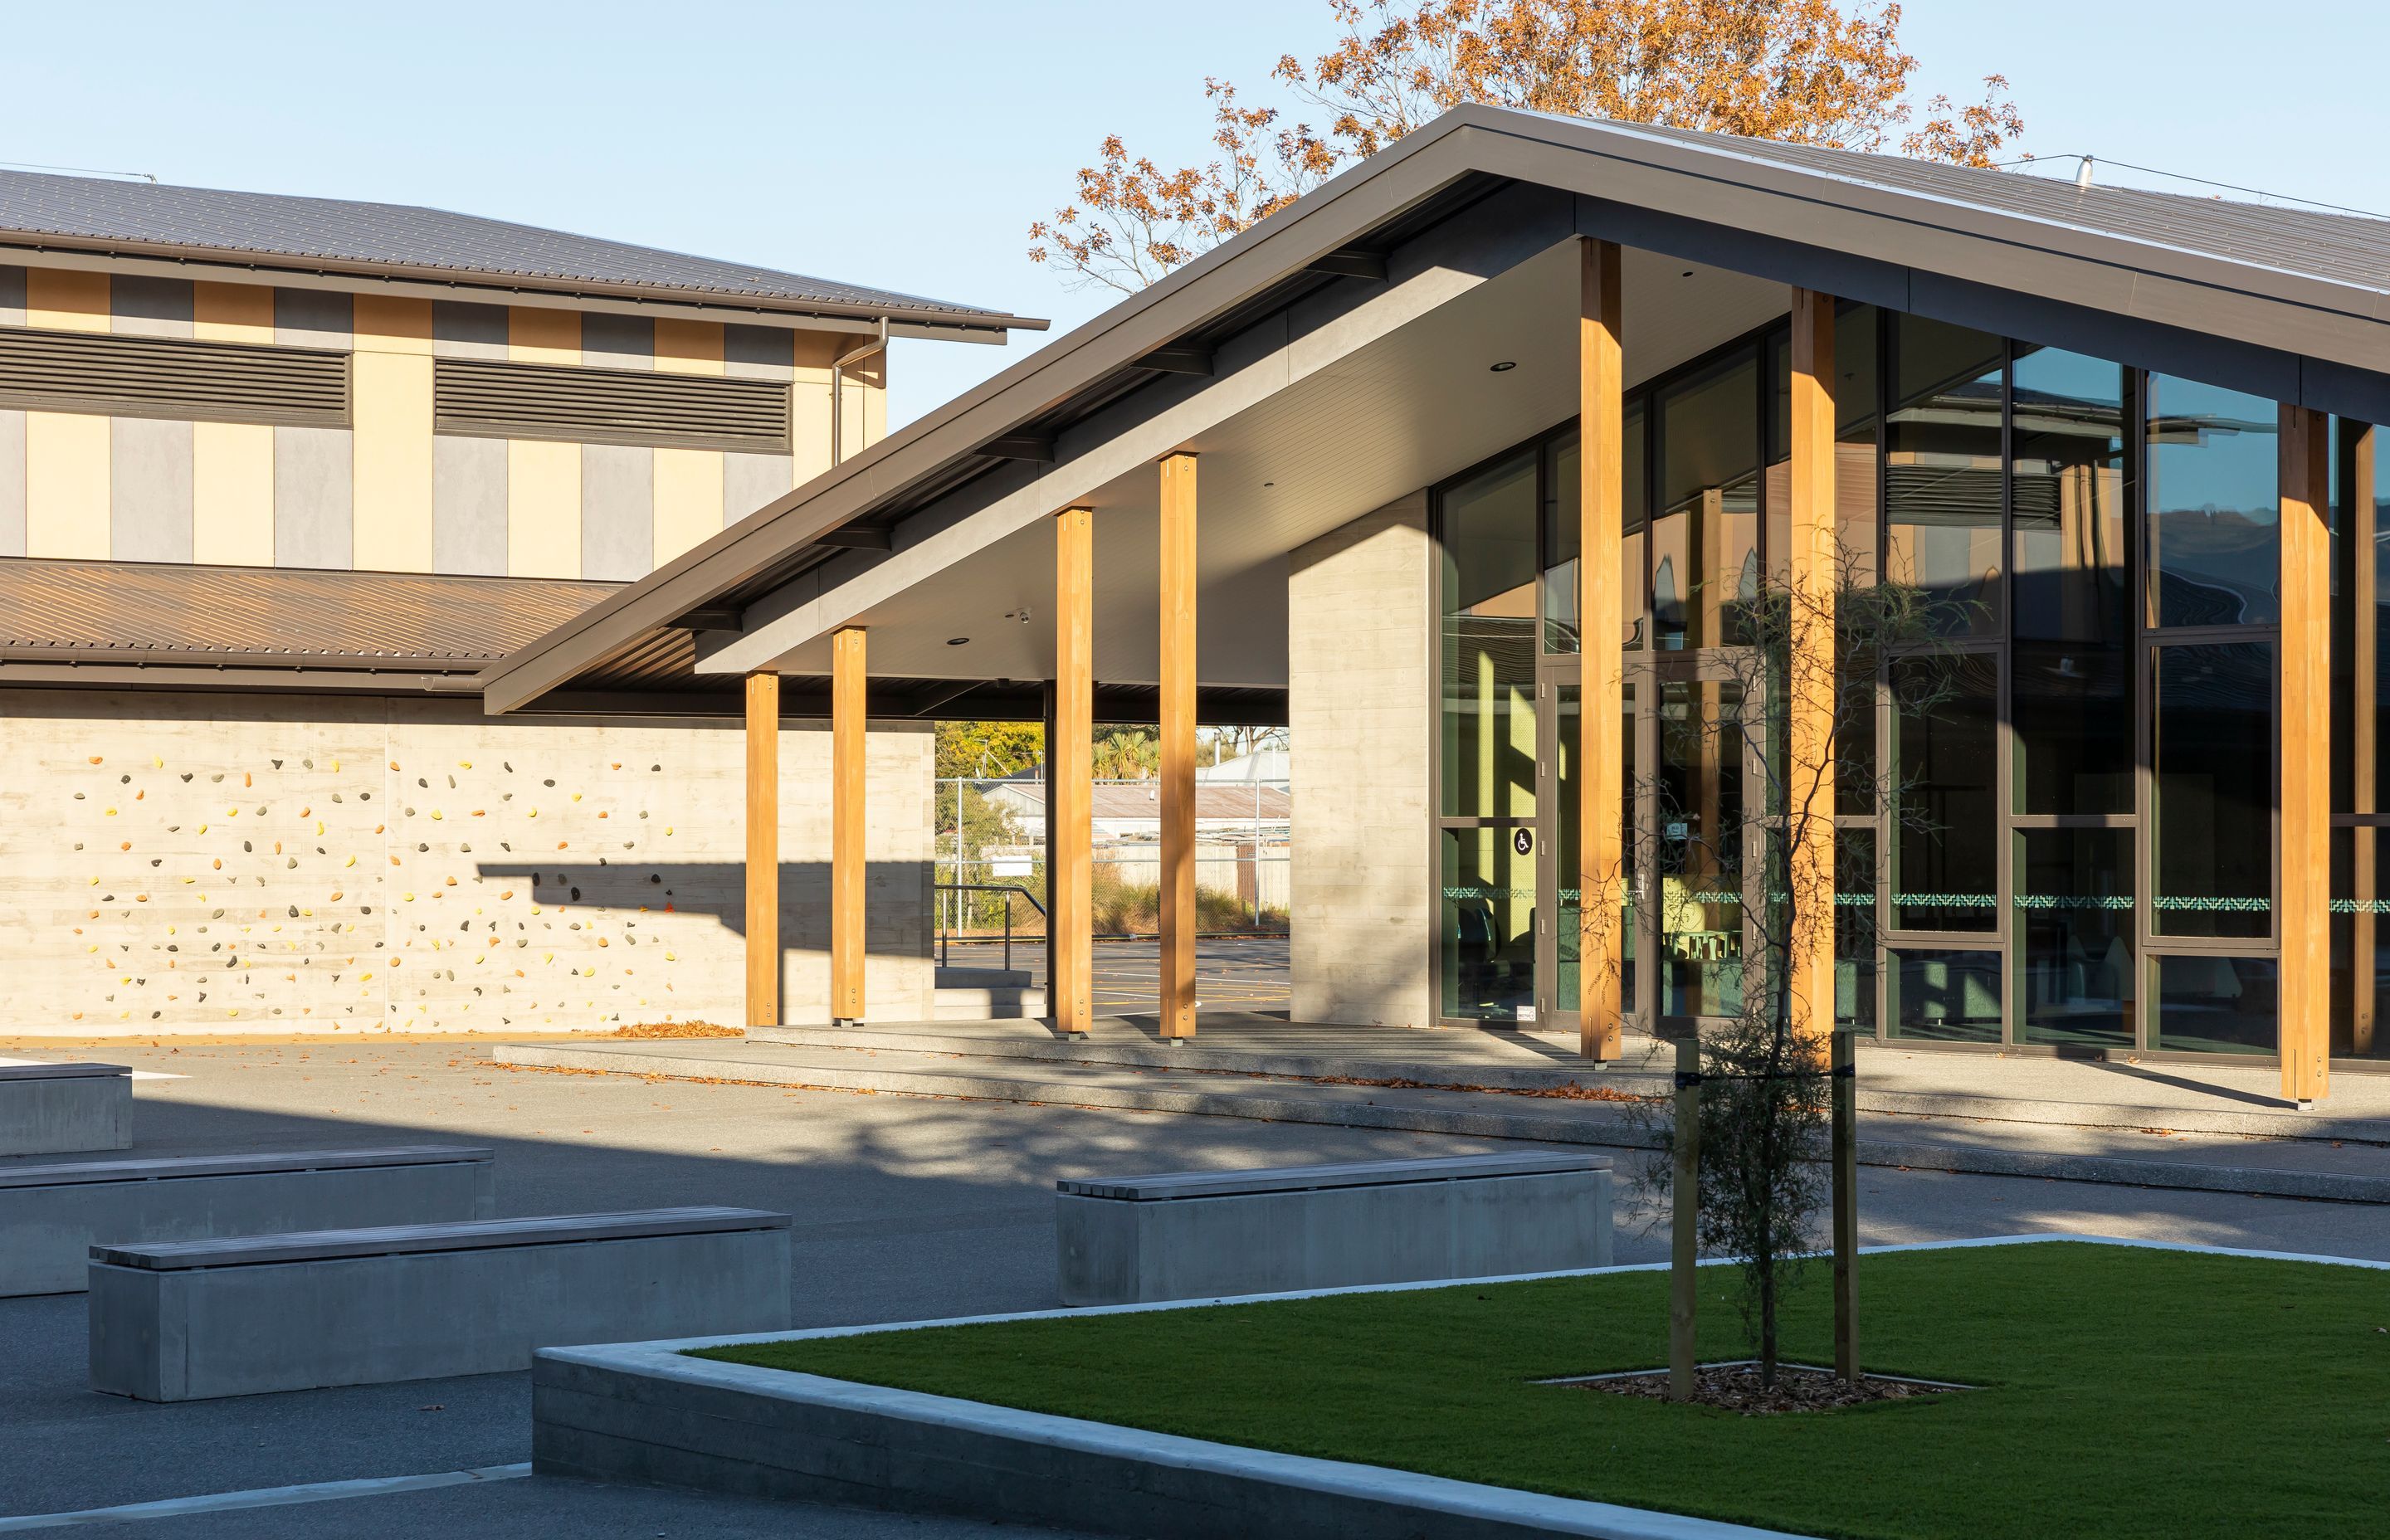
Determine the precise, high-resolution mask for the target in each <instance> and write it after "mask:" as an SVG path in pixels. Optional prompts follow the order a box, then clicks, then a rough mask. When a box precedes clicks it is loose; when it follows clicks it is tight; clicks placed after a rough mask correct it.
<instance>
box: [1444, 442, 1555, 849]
mask: <svg viewBox="0 0 2390 1540" xmlns="http://www.w3.org/2000/svg"><path fill="white" fill-rule="evenodd" d="M1537 511H1538V509H1537V507H1536V456H1535V455H1534V453H1532V452H1530V453H1526V454H1522V455H1517V456H1511V457H1510V459H1507V460H1504V461H1503V462H1501V463H1500V464H1498V465H1497V466H1495V467H1494V468H1491V469H1489V470H1485V471H1483V472H1480V473H1479V474H1478V475H1476V476H1473V477H1471V479H1469V480H1468V481H1463V482H1461V483H1459V484H1458V485H1457V486H1454V487H1452V488H1450V489H1448V490H1447V491H1446V493H1445V494H1444V628H1443V629H1444V638H1443V641H1444V648H1443V653H1444V656H1443V670H1442V672H1443V687H1442V693H1443V711H1442V713H1441V714H1442V717H1443V732H1442V738H1443V752H1444V807H1443V812H1444V814H1445V815H1446V816H1447V817H1532V816H1533V815H1534V814H1535V811H1536V514H1537Z"/></svg>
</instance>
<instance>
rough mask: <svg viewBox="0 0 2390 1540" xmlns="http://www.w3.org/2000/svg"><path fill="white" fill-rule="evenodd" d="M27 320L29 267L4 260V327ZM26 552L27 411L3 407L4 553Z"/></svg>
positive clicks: (0, 267)
mask: <svg viewBox="0 0 2390 1540" xmlns="http://www.w3.org/2000/svg"><path fill="white" fill-rule="evenodd" d="M24 324H25V270H24V269H23V268H21V267H15V266H10V265H7V264H6V263H0V327H21V326H23V325H24ZM24 554H25V414H24V413H22V412H19V411H14V410H8V409H0V556H23V555H24Z"/></svg>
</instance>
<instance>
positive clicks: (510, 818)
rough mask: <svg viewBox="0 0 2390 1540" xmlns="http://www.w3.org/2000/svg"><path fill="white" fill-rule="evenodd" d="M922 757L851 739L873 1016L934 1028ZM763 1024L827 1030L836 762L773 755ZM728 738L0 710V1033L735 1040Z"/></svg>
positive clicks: (103, 707)
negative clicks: (624, 1028) (640, 1033)
mask: <svg viewBox="0 0 2390 1540" xmlns="http://www.w3.org/2000/svg"><path fill="white" fill-rule="evenodd" d="M931 772H932V737H931V735H930V733H929V731H928V730H927V725H924V726H923V728H922V729H921V730H919V731H906V730H901V729H892V730H881V729H880V728H878V727H875V728H874V729H873V731H872V733H871V735H870V739H869V749H868V753H867V775H868V782H867V792H866V796H867V825H868V831H867V847H868V852H869V855H870V860H871V870H870V878H869V882H868V886H867V906H868V910H867V918H868V924H869V927H870V953H869V958H868V961H867V966H866V970H865V991H866V1002H867V1014H868V1015H870V1016H872V1017H877V1018H881V1019H887V1020H925V1019H928V1018H929V1017H931V1016H932V1014H934V1011H933V996H934V984H933V982H932V967H931V961H930V933H929V922H930V915H931V904H930V898H931V882H932V865H931V856H932V833H931V806H930V800H931V795H932V780H931ZM780 776H781V791H780V806H781V830H780V850H781V856H782V864H781V883H780V886H781V897H780V913H781V943H782V946H783V948H784V954H783V956H784V961H783V965H782V969H781V971H782V980H783V982H782V998H783V1000H784V1001H785V1002H786V1005H785V1007H784V1012H783V1014H784V1016H785V1019H786V1020H790V1021H798V1022H803V1021H812V1020H826V1019H827V1015H828V1011H827V1007H828V1002H829V920H828V908H827V905H828V901H829V730H828V728H827V726H826V725H823V726H798V725H791V726H790V727H789V728H787V729H786V730H785V731H783V733H782V734H781V743H780ZM744 799H745V783H744V770H743V746H742V742H741V737H740V733H739V729H738V726H737V725H736V724H733V723H692V724H686V725H679V724H676V725H657V724H652V723H613V722H603V721H596V722H581V721H574V722H542V721H538V720H535V719H527V718H498V719H491V718H486V717H484V716H482V714H481V712H480V711H479V707H478V702H471V701H417V700H405V699H368V698H342V697H325V696H296V695H293V696H265V695H256V696H236V695H196V694H173V693H165V692H155V693H152V692H123V693H106V692H100V691H66V690H17V691H5V692H0V966H5V967H6V974H7V977H8V979H9V989H8V1008H7V1011H6V1016H5V1019H0V1033H8V1034H19V1033H21V1034H28V1035H40V1034H49V1035H67V1036H77V1037H92V1036H105V1035H109V1034H115V1033H143V1034H150V1033H175V1032H181V1033H200V1032H206V1033H244V1032H274V1033H284V1032H317V1031H324V1032H329V1031H344V1032H363V1031H375V1030H383V1031H396V1032H469V1031H482V1032H528V1031H556V1030H584V1031H586V1030H604V1029H607V1028H610V1027H612V1026H615V1025H619V1024H627V1023H632V1022H640V1021H652V1020H666V1019H670V1020H691V1019H702V1020H713V1021H717V1022H722V1023H725V1024H730V1025H739V1024H743V1023H741V1022H740V1020H739V1018H740V1017H741V1015H742V1014H743V1007H742V1004H741V989H742V978H743V974H742V964H741V961H740V959H741V956H742V955H743V948H744V944H745V943H744V939H743V929H742V928H743V922H744V918H745V906H746V905H745V881H744V876H743V870H742V860H743V851H744V848H745V835H744V830H743V827H742V825H743V817H744V807H745V800H744Z"/></svg>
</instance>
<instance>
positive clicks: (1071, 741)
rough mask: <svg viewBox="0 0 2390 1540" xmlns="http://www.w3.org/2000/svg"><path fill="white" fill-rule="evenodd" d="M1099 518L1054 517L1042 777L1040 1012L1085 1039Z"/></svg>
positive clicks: (1072, 512)
mask: <svg viewBox="0 0 2390 1540" xmlns="http://www.w3.org/2000/svg"><path fill="white" fill-rule="evenodd" d="M1095 634H1096V621H1095V514H1094V512H1093V511H1092V510H1090V509H1087V508H1065V509H1063V510H1062V511H1061V512H1060V513H1058V514H1056V515H1055V516H1054V738H1053V741H1052V742H1051V743H1049V744H1048V745H1047V753H1046V774H1047V777H1048V779H1049V780H1050V781H1051V782H1052V784H1053V789H1054V790H1053V798H1054V815H1053V817H1052V818H1051V819H1050V820H1048V822H1047V827H1046V866H1047V872H1048V873H1049V875H1050V878H1051V880H1052V882H1053V885H1054V903H1053V913H1052V914H1051V915H1050V916H1048V917H1047V931H1048V935H1047V943H1046V956H1047V973H1048V974H1049V975H1050V976H1051V983H1050V985H1049V988H1050V991H1051V993H1050V996H1049V998H1048V999H1047V1006H1046V1008H1047V1010H1048V1011H1049V1012H1051V1013H1052V1015H1053V1019H1054V1026H1055V1030H1057V1031H1058V1032H1062V1033H1086V1030H1087V1028H1088V1025H1089V1024H1090V1023H1091V1022H1093V1021H1094V1020H1095V1016H1096V1009H1095V984H1094V980H1093V978H1092V976H1091V975H1092V973H1093V971H1094V964H1095V959H1094V957H1093V956H1091V953H1092V951H1093V943H1092V938H1093V935H1094V920H1095V915H1094V908H1093V899H1092V892H1093V888H1094V884H1095V853H1094V852H1093V851H1092V850H1091V849H1090V848H1089V841H1090V840H1091V839H1092V837H1093V832H1094V831H1093V816H1094V812H1095V801H1096V787H1095V756H1096V730H1095V709H1096V684H1095Z"/></svg>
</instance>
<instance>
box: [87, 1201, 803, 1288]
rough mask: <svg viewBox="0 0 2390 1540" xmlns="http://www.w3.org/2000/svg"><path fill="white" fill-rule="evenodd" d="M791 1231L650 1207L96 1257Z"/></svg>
mask: <svg viewBox="0 0 2390 1540" xmlns="http://www.w3.org/2000/svg"><path fill="white" fill-rule="evenodd" d="M788 1227H789V1216H788V1215H787V1214H785V1213H766V1212H765V1211H764V1210H762V1209H728V1208H713V1207H693V1208H678V1209H647V1210H643V1211H636V1212H631V1213H564V1214H548V1215H542V1216H539V1217H535V1218H529V1219H469V1220H463V1221H459V1222H457V1223H454V1224H445V1225H380V1226H371V1227H368V1228H364V1229H353V1230H300V1231H294V1232H292V1233H290V1234H287V1235H250V1236H235V1237H232V1238H229V1239H223V1240H169V1241H160V1242H156V1243H154V1244H150V1245H134V1246H94V1247H93V1248H92V1249H91V1259H92V1260H93V1261H94V1262H102V1263H107V1264H110V1265H112V1266H117V1267H136V1268H139V1269H141V1270H143V1271H145V1272H153V1273H170V1272H184V1271H187V1270H190V1269H194V1268H203V1267H256V1266H263V1265H266V1264H274V1263H288V1262H333V1261H340V1260H342V1259H346V1258H351V1257H385V1256H414V1255H419V1254H421V1253H424V1252H429V1251H496V1250H500V1249H503V1248H507V1247H515V1246H557V1245H563V1244H566V1243H568V1242H572V1241H584V1240H644V1239H648V1238H653V1237H658V1236H674V1235H722V1234H728V1233H732V1232H736V1231H740V1230H785V1229H787V1228H788Z"/></svg>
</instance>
